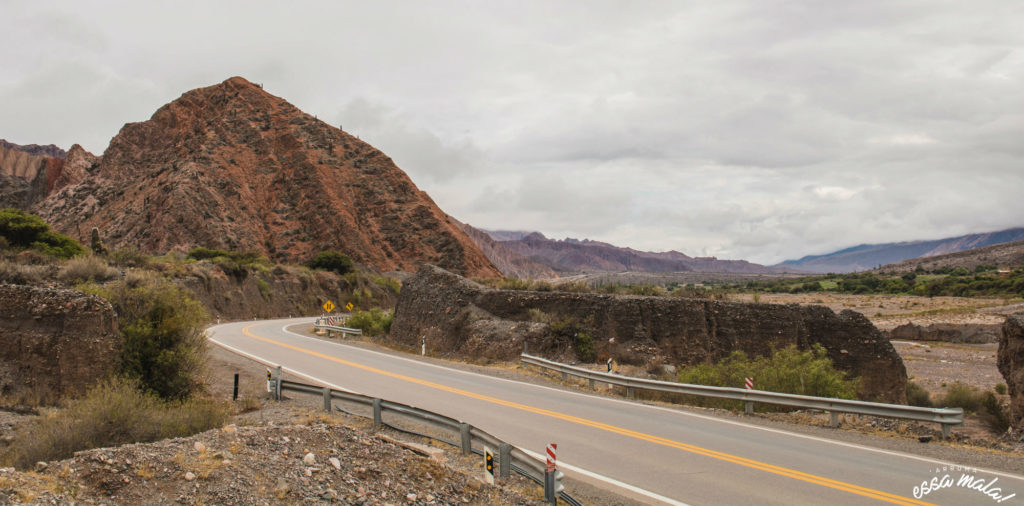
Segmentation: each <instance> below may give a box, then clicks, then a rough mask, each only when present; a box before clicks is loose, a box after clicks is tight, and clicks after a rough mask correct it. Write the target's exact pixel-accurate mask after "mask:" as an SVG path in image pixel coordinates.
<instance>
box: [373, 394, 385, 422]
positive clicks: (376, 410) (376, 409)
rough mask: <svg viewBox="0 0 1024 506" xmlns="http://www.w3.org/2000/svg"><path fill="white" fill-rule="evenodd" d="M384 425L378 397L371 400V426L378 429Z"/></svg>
mask: <svg viewBox="0 0 1024 506" xmlns="http://www.w3.org/2000/svg"><path fill="white" fill-rule="evenodd" d="M383 425H384V420H383V417H382V416H381V401H380V399H374V400H373V428H374V429H379V428H381V426H383Z"/></svg>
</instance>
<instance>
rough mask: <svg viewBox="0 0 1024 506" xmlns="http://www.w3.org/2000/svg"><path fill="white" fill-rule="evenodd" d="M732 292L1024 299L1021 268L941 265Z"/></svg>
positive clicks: (736, 287)
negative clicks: (929, 268)
mask: <svg viewBox="0 0 1024 506" xmlns="http://www.w3.org/2000/svg"><path fill="white" fill-rule="evenodd" d="M724 288H726V289H728V290H731V291H753V292H769V293H806V292H835V293H844V294H856V295H868V294H891V295H919V296H927V297H937V296H955V297H979V296H1003V297H1006V296H1009V297H1024V267H1017V268H1015V269H1013V270H1009V269H999V268H997V267H996V266H994V265H979V266H977V267H975V268H974V269H973V270H968V269H966V268H964V267H955V268H954V267H949V266H944V267H940V268H936V269H935V270H932V271H926V270H924V269H923V268H922V267H920V266H918V268H917V269H916V270H915V271H912V272H905V273H886V272H865V273H851V274H828V275H824V276H809V277H804V278H797V279H777V280H765V281H750V282H747V283H742V284H731V285H726V286H725V287H724Z"/></svg>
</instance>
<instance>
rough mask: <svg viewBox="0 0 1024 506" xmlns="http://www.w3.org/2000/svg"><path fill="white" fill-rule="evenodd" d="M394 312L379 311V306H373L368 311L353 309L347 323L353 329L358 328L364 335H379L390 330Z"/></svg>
mask: <svg viewBox="0 0 1024 506" xmlns="http://www.w3.org/2000/svg"><path fill="white" fill-rule="evenodd" d="M393 319H394V314H393V313H392V312H391V311H381V309H380V308H376V307H375V308H373V309H371V310H369V311H358V310H357V311H355V312H353V313H352V316H350V317H349V318H348V322H347V325H348V326H349V327H351V328H354V329H360V330H362V331H363V335H365V336H379V335H381V334H387V333H388V332H390V331H391V321H392V320H393Z"/></svg>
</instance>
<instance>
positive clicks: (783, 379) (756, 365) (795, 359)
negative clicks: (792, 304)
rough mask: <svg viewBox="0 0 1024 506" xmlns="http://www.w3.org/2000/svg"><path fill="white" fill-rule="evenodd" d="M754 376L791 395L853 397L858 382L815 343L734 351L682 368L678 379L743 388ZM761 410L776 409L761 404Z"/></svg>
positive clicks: (759, 383)
mask: <svg viewBox="0 0 1024 506" xmlns="http://www.w3.org/2000/svg"><path fill="white" fill-rule="evenodd" d="M748 377H749V378H754V386H755V388H757V389H758V390H766V391H770V392H782V393H790V394H800V395H811V396H816V397H833V398H839V399H854V398H856V395H857V387H858V381H857V380H856V379H847V378H846V375H845V374H844V373H843V372H841V371H837V370H836V369H835V367H834V366H833V365H832V360H831V359H829V358H828V354H827V352H826V351H825V348H824V347H822V346H821V345H815V346H814V348H813V349H811V350H804V351H801V350H799V349H797V347H796V346H795V345H790V346H788V347H786V348H783V349H781V350H776V351H775V352H774V353H773V354H772V355H771V356H767V357H755V358H750V357H748V356H747V354H746V353H744V352H742V351H734V352H732V354H730V355H729V356H728V357H726V358H725V359H724V360H722V361H720V362H719V363H717V364H715V365H710V364H700V365H695V366H690V367H686V368H684V369H682V370H681V371H679V381H680V382H682V383H691V384H697V385H710V386H723V387H735V388H742V387H743V383H744V378H748ZM692 401H693V402H696V403H698V404H703V405H709V406H715V407H729V408H738V407H739V406H740V405H741V404H740V402H739V401H728V400H717V399H704V398H695V399H692ZM758 409H763V410H768V409H771V410H774V409H779V408H770V407H766V406H763V405H762V406H758Z"/></svg>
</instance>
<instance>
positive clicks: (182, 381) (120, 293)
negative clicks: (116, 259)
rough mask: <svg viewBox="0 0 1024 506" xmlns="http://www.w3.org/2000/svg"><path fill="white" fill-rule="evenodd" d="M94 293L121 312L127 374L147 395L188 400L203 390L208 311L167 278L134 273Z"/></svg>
mask: <svg viewBox="0 0 1024 506" xmlns="http://www.w3.org/2000/svg"><path fill="white" fill-rule="evenodd" d="M86 291H92V292H94V293H95V294H97V295H100V296H101V297H103V298H105V299H107V300H108V301H109V302H110V303H111V304H112V305H113V306H114V309H115V310H116V311H117V319H118V326H119V327H120V329H121V337H122V339H123V343H122V352H121V370H122V371H123V373H124V374H125V375H127V376H128V377H130V378H132V379H136V380H138V382H139V385H140V386H141V387H142V388H143V389H144V390H146V391H149V392H153V393H155V394H156V395H158V396H160V397H161V398H164V399H184V398H186V397H189V396H190V395H191V394H193V393H195V392H197V391H199V390H200V388H201V378H200V373H201V370H202V366H203V362H204V359H205V352H206V337H205V335H204V332H203V331H202V326H203V324H204V323H205V322H206V321H207V319H208V318H207V314H206V310H205V309H203V306H202V305H201V304H200V303H199V302H196V300H195V299H193V298H192V297H191V296H190V295H189V294H188V292H186V291H185V290H183V289H181V288H179V287H178V286H177V285H175V284H173V283H171V282H170V281H167V280H166V279H163V278H158V277H155V276H152V275H143V274H138V273H136V272H132V273H130V274H129V275H128V276H126V277H125V279H124V280H122V281H117V282H114V283H111V284H108V285H107V286H105V287H93V288H92V289H87V290H86Z"/></svg>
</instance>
